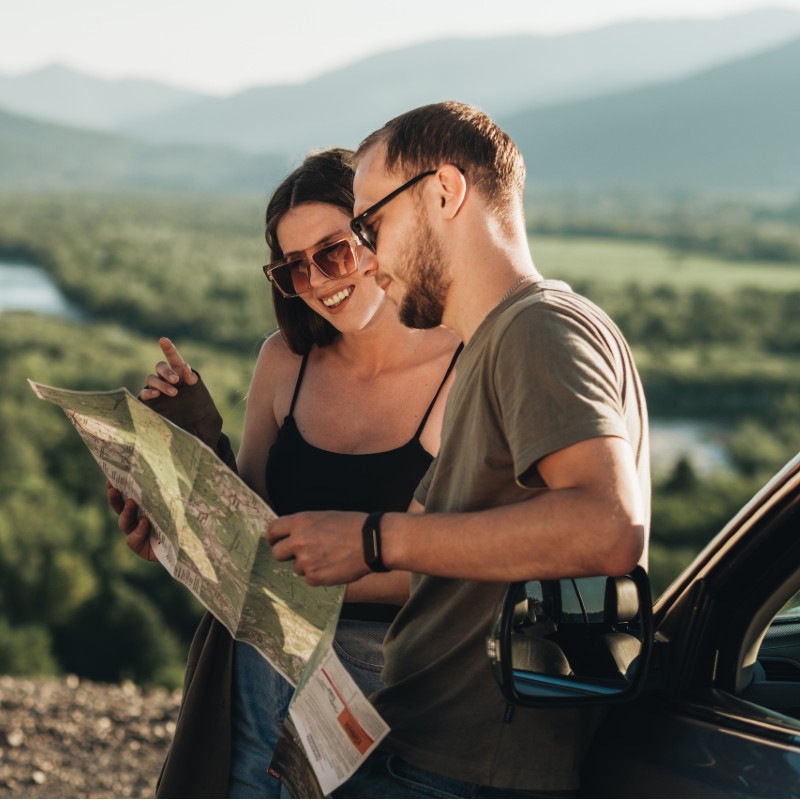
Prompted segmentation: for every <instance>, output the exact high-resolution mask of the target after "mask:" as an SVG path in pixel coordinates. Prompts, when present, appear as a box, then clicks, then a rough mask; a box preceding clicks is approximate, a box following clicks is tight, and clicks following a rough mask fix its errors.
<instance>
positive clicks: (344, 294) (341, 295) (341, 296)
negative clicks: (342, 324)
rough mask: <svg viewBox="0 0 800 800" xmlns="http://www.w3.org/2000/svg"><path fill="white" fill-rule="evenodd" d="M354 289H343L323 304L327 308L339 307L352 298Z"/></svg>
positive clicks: (326, 299)
mask: <svg viewBox="0 0 800 800" xmlns="http://www.w3.org/2000/svg"><path fill="white" fill-rule="evenodd" d="M351 292H352V289H342V290H341V291H340V292H336V294H332V295H331V296H330V297H326V298H325V299H324V300H323V301H322V302H323V304H324V305H325V306H326V307H327V308H334V307H335V306H338V305H339V304H340V303H341V302H342V301H343V300H345V299H346V298H348V297H350V293H351Z"/></svg>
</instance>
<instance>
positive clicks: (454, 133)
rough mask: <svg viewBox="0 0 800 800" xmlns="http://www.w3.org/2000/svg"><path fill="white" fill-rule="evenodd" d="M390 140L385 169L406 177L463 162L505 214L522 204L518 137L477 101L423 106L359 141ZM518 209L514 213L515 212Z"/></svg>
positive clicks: (360, 152)
mask: <svg viewBox="0 0 800 800" xmlns="http://www.w3.org/2000/svg"><path fill="white" fill-rule="evenodd" d="M381 143H383V144H385V145H386V169H387V171H388V172H390V173H398V174H399V175H400V176H402V177H403V178H405V179H409V178H411V177H413V176H414V175H415V174H418V173H420V172H424V171H425V170H428V169H437V168H438V167H441V166H442V165H443V164H455V165H456V166H458V167H461V168H462V169H463V170H464V171H465V174H466V177H467V180H468V181H469V182H470V183H471V185H472V186H473V187H474V188H475V189H477V190H478V191H479V192H480V193H481V194H482V195H483V197H484V198H485V200H486V202H487V204H488V205H489V207H490V209H491V210H492V211H493V212H495V213H498V214H499V215H500V216H502V217H506V216H507V215H508V213H509V212H510V211H511V210H512V209H514V211H515V212H516V211H517V209H520V208H521V201H522V194H523V191H524V188H525V163H524V161H523V159H522V154H521V153H520V152H519V150H518V149H517V146H516V144H515V143H514V140H513V139H512V138H511V137H510V136H509V135H508V134H507V133H505V132H504V131H502V130H501V129H500V128H499V127H498V126H497V125H496V124H495V123H494V122H493V121H492V120H491V119H490V118H489V117H488V116H487V115H486V114H484V113H483V111H481V110H480V109H478V108H475V106H471V105H467V104H466V103H457V102H455V101H453V100H448V101H446V102H442V103H433V104H431V105H427V106H420V107H419V108H415V109H413V110H412V111H408V112H406V113H405V114H401V115H400V116H399V117H395V118H394V119H392V120H390V121H389V122H387V123H386V124H385V125H384V126H383V127H382V128H380V129H379V130H377V131H375V132H374V133H371V134H370V135H369V136H367V138H366V139H364V141H363V142H361V144H360V145H359V146H358V149H357V150H356V152H355V155H354V157H353V160H354V162H355V163H356V164H358V162H359V160H360V159H361V158H362V157H363V156H364V154H365V153H366V152H367V150H371V149H372V148H373V147H374V146H376V145H378V144H381ZM512 213H513V212H512Z"/></svg>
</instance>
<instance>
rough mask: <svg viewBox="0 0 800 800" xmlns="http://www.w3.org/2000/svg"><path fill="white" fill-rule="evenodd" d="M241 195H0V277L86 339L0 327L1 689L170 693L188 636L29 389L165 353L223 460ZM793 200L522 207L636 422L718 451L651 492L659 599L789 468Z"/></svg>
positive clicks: (239, 374) (637, 200)
mask: <svg viewBox="0 0 800 800" xmlns="http://www.w3.org/2000/svg"><path fill="white" fill-rule="evenodd" d="M265 205H266V198H265V197H263V196H257V195H224V194H214V195H211V194H205V195H184V194H169V193H159V194H142V193H139V194H129V195H119V194H108V195H103V194H97V193H95V194H86V195H75V194H55V193H49V194H29V195H20V194H15V195H10V194H6V195H0V260H6V261H17V262H25V263H29V264H35V265H38V266H40V267H42V268H43V269H44V270H45V271H46V272H47V273H48V275H49V276H50V277H51V278H52V280H53V281H54V283H55V284H56V285H57V286H58V287H59V288H60V290H61V291H62V292H63V294H64V295H65V296H66V297H67V298H68V299H69V300H70V301H71V302H72V303H73V304H74V305H75V306H76V307H77V308H79V309H81V311H82V313H83V315H84V317H83V318H82V319H80V320H73V321H70V320H68V319H62V318H57V317H47V316H41V315H38V314H35V313H29V312H13V313H12V312H0V384H1V385H2V387H3V388H2V393H1V394H0V404H1V405H2V409H0V498H2V502H0V673H13V674H58V673H62V672H73V673H76V674H79V675H82V676H87V677H90V678H93V679H95V680H105V681H118V680H122V679H126V678H129V679H132V680H134V681H136V682H138V683H145V684H163V685H167V686H177V685H179V684H180V681H181V678H182V674H183V665H184V659H185V654H186V647H187V644H188V640H189V638H190V636H191V634H192V632H193V630H194V626H195V624H196V622H197V619H198V617H199V614H200V609H199V607H198V604H197V603H196V602H195V601H194V600H193V598H192V597H191V596H190V594H189V593H188V591H186V590H185V589H183V588H182V587H181V586H180V585H178V584H177V583H176V582H175V581H173V580H172V579H171V578H170V577H169V576H168V575H167V573H166V572H165V571H164V570H163V569H162V568H161V567H160V566H158V565H155V564H150V563H146V562H144V561H141V560H140V559H138V558H136V557H135V556H133V555H132V554H131V553H130V552H129V551H128V550H127V548H126V547H125V545H124V539H123V537H122V535H121V534H120V533H119V531H118V529H117V527H116V519H115V517H114V515H113V514H112V512H111V511H110V510H109V509H108V508H107V505H106V499H105V481H104V479H103V476H102V474H101V472H100V470H99V468H98V467H97V466H96V465H95V463H94V461H93V460H92V458H91V456H90V455H89V453H88V451H87V450H86V448H85V447H84V445H83V443H82V442H81V440H80V438H79V437H78V435H77V434H76V432H75V431H74V429H73V428H72V426H71V425H70V424H69V422H68V421H67V420H66V419H65V418H64V416H63V414H62V413H61V412H60V411H59V410H57V409H56V408H54V407H53V406H51V405H50V404H48V403H43V402H41V401H39V400H37V399H36V398H35V396H34V395H33V393H32V392H31V390H30V388H29V387H28V384H27V380H26V379H27V378H31V379H33V380H36V381H39V382H42V383H49V384H54V385H57V386H64V387H68V388H73V389H112V388H116V387H118V386H127V387H128V388H129V389H130V390H131V391H134V392H136V391H138V389H139V388H140V387H141V385H142V384H143V381H144V378H145V375H146V374H147V373H148V372H149V371H150V370H151V368H152V365H153V364H154V363H155V361H157V360H158V359H159V358H160V351H159V349H158V345H157V341H156V339H157V337H158V336H162V335H167V336H170V337H171V338H173V340H174V341H175V342H176V343H177V344H178V346H179V347H180V349H181V352H182V353H183V354H184V356H185V357H186V358H187V360H188V361H189V362H190V363H191V364H192V366H193V367H195V368H196V369H197V370H198V371H200V372H201V373H202V374H203V376H204V378H205V380H206V382H207V383H208V385H209V387H210V388H211V390H212V393H213V395H214V397H215V399H216V400H217V403H218V405H219V407H220V409H221V411H222V413H223V416H224V418H225V427H226V430H227V432H228V433H229V434H230V435H231V438H232V439H233V441H234V445H235V446H236V445H237V444H238V439H239V436H240V434H241V425H242V417H243V411H244V401H245V397H246V393H247V387H248V383H249V378H250V373H251V370H252V367H253V365H254V362H255V357H256V354H257V352H258V348H259V346H260V343H261V341H262V340H263V338H264V336H265V335H267V334H268V333H270V332H272V331H273V330H274V328H275V325H274V320H273V317H272V313H271V308H270V298H269V292H268V288H267V283H266V281H265V279H264V277H263V274H262V272H261V270H260V265H261V264H263V263H264V262H265V261H266V260H268V254H267V250H266V246H265V244H264V239H263V214H264V209H265ZM799 216H800V199H798V198H775V197H767V198H756V199H751V200H750V201H749V203H748V202H745V201H744V200H740V199H732V198H722V197H713V196H675V197H673V198H665V197H659V198H658V199H655V198H647V197H641V196H631V195H629V194H628V195H626V194H618V195H613V196H612V195H603V196H599V195H598V196H592V195H587V194H582V195H568V194H564V193H559V194H549V195H548V194H545V193H542V194H538V195H534V196H531V197H530V198H529V202H528V223H529V232H530V241H531V250H532V252H533V255H534V260H535V261H536V263H537V264H538V266H539V267H540V269H541V270H542V271H543V272H544V274H545V275H546V276H547V277H553V278H564V279H566V280H568V281H569V282H570V283H571V284H572V285H573V286H574V288H576V289H577V290H579V291H582V292H584V293H585V294H587V295H588V296H589V297H590V298H591V299H593V300H595V301H596V302H597V303H599V304H600V305H601V306H603V307H604V308H605V309H606V310H607V311H608V312H609V313H610V314H611V315H612V317H613V318H614V319H615V320H616V321H617V323H618V324H619V325H620V327H621V329H622V330H623V332H624V333H625V335H626V336H627V337H628V339H629V341H630V342H631V344H632V346H633V348H634V351H635V354H636V358H637V363H638V364H639V367H640V371H641V374H642V377H643V380H644V385H645V391H646V393H647V398H648V403H649V407H650V413H651V416H652V417H653V418H658V419H669V418H674V419H691V420H709V421H714V422H715V423H716V424H718V425H721V426H723V427H724V428H725V430H726V431H727V434H726V437H725V447H726V449H727V457H728V462H729V466H727V467H726V468H720V469H717V470H714V471H711V472H705V471H702V470H699V469H698V468H697V466H696V465H695V464H693V463H692V461H691V460H690V459H685V458H684V459H680V460H678V461H677V463H675V464H674V465H672V466H671V467H670V468H669V469H666V470H660V471H659V470H657V471H656V472H655V474H654V486H653V520H652V545H651V579H652V583H653V588H654V592H655V593H656V594H657V593H658V592H659V591H661V590H663V589H664V588H665V587H666V585H667V584H668V583H669V582H670V581H671V580H672V579H673V578H674V577H675V576H676V575H677V574H678V573H679V572H680V570H681V569H682V568H683V567H685V566H686V565H687V564H688V562H689V561H690V560H691V558H692V557H693V556H694V555H695V554H696V553H697V552H698V551H699V550H700V549H701V548H702V547H703V546H704V545H705V544H706V543H707V542H708V541H710V539H711V538H713V536H714V535H715V534H716V533H717V532H718V531H719V530H720V529H721V527H722V526H723V525H724V524H725V522H726V521H727V520H728V519H730V518H731V517H732V516H733V515H734V514H735V513H736V511H737V510H738V509H739V508H740V507H741V506H742V505H743V504H744V503H745V502H746V501H747V500H748V499H749V498H750V497H751V496H752V495H753V494H754V493H755V492H756V491H757V490H758V489H759V488H760V487H761V486H762V485H763V483H764V482H765V481H766V480H767V479H768V478H769V477H770V476H771V475H772V474H773V473H774V472H776V471H777V470H778V469H780V467H781V466H783V464H784V463H785V462H786V461H787V460H789V459H790V458H791V457H793V456H794V454H795V453H796V452H797V451H798V449H800V374H799V373H798V370H797V369H796V365H797V363H798V356H800V314H798V309H800V236H799V235H798V234H797V231H798V229H800V228H799V226H798V225H797V222H798V217H799Z"/></svg>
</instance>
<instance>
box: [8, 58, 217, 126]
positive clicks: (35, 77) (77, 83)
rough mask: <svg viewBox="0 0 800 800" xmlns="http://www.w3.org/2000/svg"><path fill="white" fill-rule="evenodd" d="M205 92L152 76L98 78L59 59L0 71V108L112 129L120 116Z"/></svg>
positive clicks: (176, 104) (172, 105) (170, 107)
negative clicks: (21, 70) (25, 69)
mask: <svg viewBox="0 0 800 800" xmlns="http://www.w3.org/2000/svg"><path fill="white" fill-rule="evenodd" d="M205 97H206V95H203V94H200V93H199V92H191V91H188V90H186V89H177V88H175V87H172V86H166V85H164V84H161V83H156V82H154V81H140V80H102V79H100V78H94V77H91V76H89V75H84V74H82V73H80V72H76V71H75V70H73V69H70V68H69V67H65V66H63V65H61V64H51V65H50V66H48V67H44V68H42V69H39V70H35V71H33V72H28V73H26V74H24V75H18V76H9V75H0V108H3V109H5V110H6V111H11V112H13V113H16V114H22V115H24V116H29V117H35V118H37V119H43V120H48V121H50V122H58V123H61V124H66V125H74V126H77V127H79V128H95V129H98V130H112V129H114V128H117V127H118V126H120V125H121V124H122V123H124V122H125V121H126V120H129V119H135V118H137V117H142V116H149V115H151V114H161V113H164V112H166V111H174V110H175V109H178V108H182V107H184V106H186V105H189V104H191V103H195V102H197V101H198V100H201V99H205Z"/></svg>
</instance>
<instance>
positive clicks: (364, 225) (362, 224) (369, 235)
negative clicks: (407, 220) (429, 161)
mask: <svg viewBox="0 0 800 800" xmlns="http://www.w3.org/2000/svg"><path fill="white" fill-rule="evenodd" d="M458 170H459V172H461V174H462V175H463V174H464V170H463V169H461V167H459V168H458ZM438 171H439V170H438V169H429V170H426V171H425V172H420V174H419V175H415V176H414V177H413V178H412V179H411V180H410V181H406V183H404V184H403V185H402V186H398V188H397V189H395V190H394V191H393V192H389V194H387V195H386V197H384V198H383V199H382V200H378V202H377V203H375V205H372V206H370V207H369V208H368V209H367V210H366V211H362V212H361V213H360V214H359V215H358V216H357V217H355V218H354V219H353V220H351V222H350V227H351V228H352V229H353V233H354V234H355V235H356V236H358V239H359V241H360V242H361V244H363V245H364V247H367V248H369V249H370V250H371V251H372V252H373V253H375V252H377V251H376V247H377V243H378V234H377V232H376V231H375V229H374V228H373V227H372V226H371V225H370V224H369V223H368V222H367V218H368V217H371V216H372V215H373V214H374V213H375V212H376V211H378V210H379V209H381V208H383V207H384V206H385V205H386V204H387V203H388V202H389V201H390V200H394V198H395V197H397V195H399V194H400V193H401V192H404V191H405V190H406V189H410V188H411V187H412V186H413V185H414V184H415V183H417V182H418V181H421V180H422V179H423V178H428V177H430V176H431V175H435V174H436V173H437V172H438Z"/></svg>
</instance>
